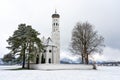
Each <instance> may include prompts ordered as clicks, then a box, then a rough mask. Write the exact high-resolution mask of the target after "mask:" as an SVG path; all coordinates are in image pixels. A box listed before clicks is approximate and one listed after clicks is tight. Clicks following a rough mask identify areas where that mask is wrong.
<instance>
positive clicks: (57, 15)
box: [52, 10, 60, 18]
mask: <svg viewBox="0 0 120 80" xmlns="http://www.w3.org/2000/svg"><path fill="white" fill-rule="evenodd" d="M59 17H60V15H59V14H57V11H56V10H55V14H53V15H52V18H59Z"/></svg>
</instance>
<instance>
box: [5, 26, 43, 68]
mask: <svg viewBox="0 0 120 80" xmlns="http://www.w3.org/2000/svg"><path fill="white" fill-rule="evenodd" d="M38 35H39V33H38V32H37V31H36V30H35V29H33V28H32V27H31V26H26V24H20V25H19V26H18V29H17V30H15V31H14V33H13V35H12V36H11V37H9V38H8V40H7V42H8V44H9V45H10V46H9V47H7V48H8V49H10V50H11V52H12V53H13V54H20V56H22V61H23V62H22V68H25V63H26V62H25V61H26V60H27V61H28V68H29V63H30V60H31V59H32V58H31V57H30V56H31V55H32V56H33V54H34V53H38V52H39V53H40V52H41V51H42V49H43V46H42V44H41V40H40V39H39V38H38V37H37V36H38ZM36 49H37V52H35V51H36Z"/></svg>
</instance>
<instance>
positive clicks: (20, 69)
mask: <svg viewBox="0 0 120 80" xmlns="http://www.w3.org/2000/svg"><path fill="white" fill-rule="evenodd" d="M6 70H34V69H28V68H15V69H6Z"/></svg>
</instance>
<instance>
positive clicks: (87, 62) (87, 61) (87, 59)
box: [86, 54, 89, 64]
mask: <svg viewBox="0 0 120 80" xmlns="http://www.w3.org/2000/svg"><path fill="white" fill-rule="evenodd" d="M86 64H89V58H88V54H86Z"/></svg>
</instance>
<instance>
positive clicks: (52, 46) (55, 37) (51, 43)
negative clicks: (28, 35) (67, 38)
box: [36, 10, 60, 64]
mask: <svg viewBox="0 0 120 80" xmlns="http://www.w3.org/2000/svg"><path fill="white" fill-rule="evenodd" d="M59 18H60V15H59V14H57V11H56V10H55V13H54V14H52V34H51V37H48V38H47V39H45V37H43V38H42V39H41V40H42V43H43V45H44V51H43V52H42V53H41V55H39V56H38V58H36V61H37V63H38V64H40V63H41V64H43V63H44V64H59V63H60V30H59ZM38 60H39V61H38Z"/></svg>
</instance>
